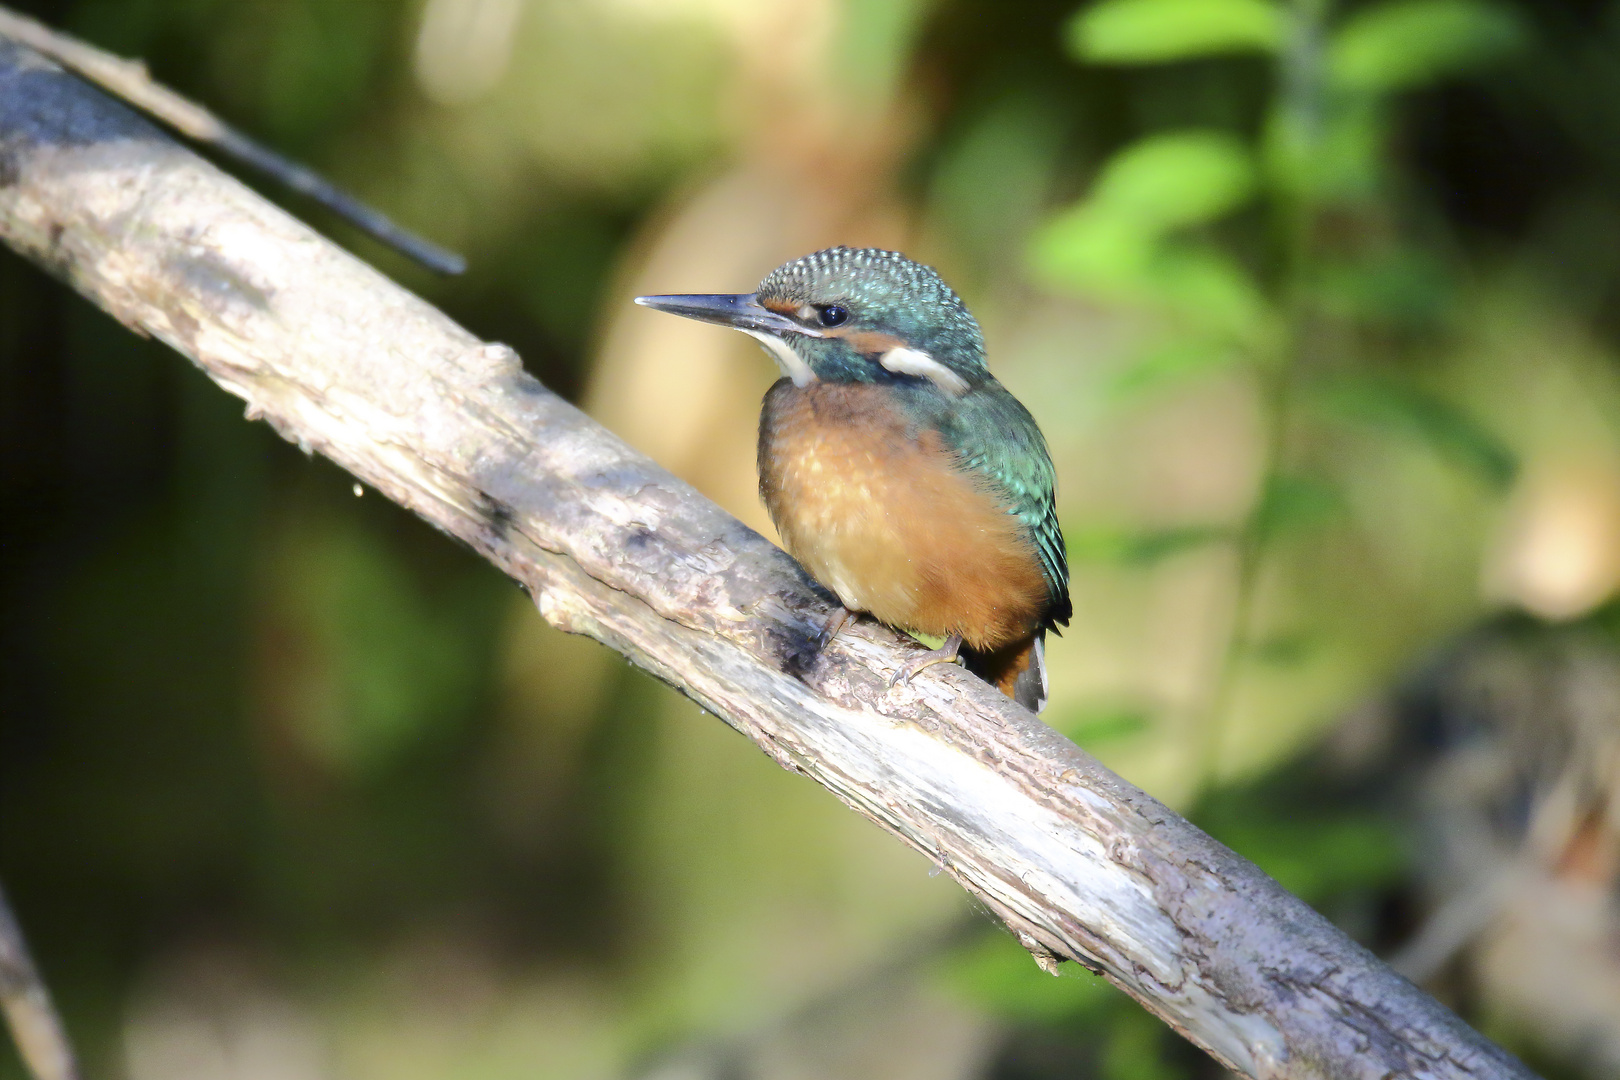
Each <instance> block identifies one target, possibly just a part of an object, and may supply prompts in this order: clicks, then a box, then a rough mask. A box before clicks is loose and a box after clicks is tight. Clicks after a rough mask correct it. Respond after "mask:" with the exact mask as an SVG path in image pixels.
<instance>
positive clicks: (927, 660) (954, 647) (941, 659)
mask: <svg viewBox="0 0 1620 1080" xmlns="http://www.w3.org/2000/svg"><path fill="white" fill-rule="evenodd" d="M961 648H962V635H961V634H952V635H951V636H950V637H948V638H946V639H945V644H943V645H941V646H940V647H939V648H937V649H935V650H934V651H933V652H931V653H925V654H923V655H922V656H919V657H917V659H915V660H912V661H911V662H909V663H907V664H903V665H902V666H901V667H900V669H899V670H898V671H896V672H895V673H894V674H893V675H891V676H890V677H889V687H890V689H893V688H894V687H896V686H898V685H899V684H901V683H908V682H910V681H911V680H912V679H913V678H915V677H916V675H917V672H919V671H921V670H922V669H923V668H927V667H933V666H934V665H935V664H954V663H956V654H957V652H958V651H959V650H960V649H961Z"/></svg>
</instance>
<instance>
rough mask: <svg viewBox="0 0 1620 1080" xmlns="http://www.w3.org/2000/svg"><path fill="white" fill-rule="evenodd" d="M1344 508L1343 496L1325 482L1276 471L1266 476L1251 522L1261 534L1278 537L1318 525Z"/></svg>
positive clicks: (1310, 477)
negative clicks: (1263, 489) (1267, 477)
mask: <svg viewBox="0 0 1620 1080" xmlns="http://www.w3.org/2000/svg"><path fill="white" fill-rule="evenodd" d="M1343 509H1344V497H1343V496H1342V495H1340V494H1339V490H1338V488H1336V487H1334V486H1333V485H1332V484H1329V483H1328V482H1327V481H1325V480H1320V479H1317V478H1316V477H1312V476H1289V475H1285V474H1281V473H1279V474H1275V475H1273V476H1271V477H1270V478H1269V479H1267V481H1266V487H1265V491H1264V492H1262V493H1261V496H1260V502H1259V505H1257V506H1256V507H1255V508H1254V517H1253V521H1252V525H1253V528H1254V529H1255V530H1256V532H1258V533H1259V534H1260V535H1261V536H1264V537H1268V538H1271V537H1277V536H1280V535H1282V534H1284V533H1288V532H1293V531H1295V530H1298V529H1305V528H1311V527H1314V526H1317V525H1321V524H1323V523H1324V522H1326V521H1328V520H1330V519H1331V518H1333V517H1334V516H1335V515H1336V514H1338V513H1339V512H1340V511H1341V510H1343Z"/></svg>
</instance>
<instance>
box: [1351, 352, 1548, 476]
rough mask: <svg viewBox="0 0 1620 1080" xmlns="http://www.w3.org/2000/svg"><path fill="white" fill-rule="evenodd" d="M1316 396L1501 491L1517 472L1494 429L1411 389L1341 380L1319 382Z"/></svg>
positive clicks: (1516, 461) (1372, 381) (1511, 454)
mask: <svg viewBox="0 0 1620 1080" xmlns="http://www.w3.org/2000/svg"><path fill="white" fill-rule="evenodd" d="M1320 399H1321V400H1322V402H1323V403H1324V404H1325V405H1326V406H1327V407H1328V408H1329V409H1330V410H1332V411H1334V412H1337V413H1338V414H1339V415H1341V416H1343V417H1345V418H1346V419H1351V420H1356V421H1358V422H1361V423H1365V424H1369V425H1372V426H1375V427H1379V428H1382V429H1384V430H1387V431H1392V432H1396V433H1399V434H1404V435H1407V436H1409V437H1411V438H1414V439H1417V440H1418V441H1420V442H1422V443H1423V444H1424V445H1426V446H1428V447H1429V449H1430V450H1432V451H1433V452H1434V453H1435V454H1436V455H1438V456H1439V457H1440V458H1442V459H1444V460H1446V461H1448V462H1450V463H1451V464H1453V465H1456V466H1458V467H1459V468H1462V469H1465V470H1467V471H1469V472H1472V473H1473V474H1474V475H1475V476H1477V477H1479V478H1480V479H1481V480H1483V481H1484V482H1485V483H1486V484H1487V485H1489V486H1490V487H1491V488H1492V489H1494V490H1497V491H1503V490H1506V489H1507V487H1508V486H1509V485H1511V484H1512V483H1513V480H1514V477H1516V476H1517V475H1518V472H1519V458H1518V455H1517V454H1515V453H1514V452H1513V450H1512V449H1511V448H1510V447H1509V446H1508V445H1507V444H1506V443H1505V442H1503V441H1502V440H1501V439H1500V438H1498V437H1497V435H1496V434H1495V433H1494V432H1492V431H1491V430H1490V429H1488V428H1486V427H1485V426H1484V425H1483V424H1481V423H1480V422H1479V421H1478V420H1475V419H1474V418H1473V417H1472V416H1469V415H1468V414H1467V413H1466V412H1464V411H1463V410H1462V409H1459V408H1458V407H1457V406H1455V405H1453V404H1451V403H1450V402H1448V401H1444V400H1442V399H1441V398H1438V397H1435V396H1434V395H1432V394H1428V393H1425V392H1424V391H1421V390H1418V389H1416V388H1414V387H1410V386H1403V385H1400V384H1399V383H1394V382H1390V381H1388V380H1384V379H1371V378H1367V379H1343V380H1339V381H1336V382H1333V383H1330V384H1328V385H1327V386H1325V387H1324V388H1323V389H1322V391H1321V393H1320Z"/></svg>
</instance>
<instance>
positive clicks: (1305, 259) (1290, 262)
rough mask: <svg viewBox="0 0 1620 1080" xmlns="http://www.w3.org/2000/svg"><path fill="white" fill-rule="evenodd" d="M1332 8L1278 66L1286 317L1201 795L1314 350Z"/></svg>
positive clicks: (1214, 760) (1245, 640) (1297, 19)
mask: <svg viewBox="0 0 1620 1080" xmlns="http://www.w3.org/2000/svg"><path fill="white" fill-rule="evenodd" d="M1328 2H1329V0H1296V2H1295V3H1294V4H1293V5H1292V6H1291V9H1290V14H1291V15H1292V18H1293V27H1292V33H1291V34H1290V36H1289V40H1288V44H1287V47H1286V48H1284V49H1283V51H1282V53H1281V54H1280V55H1279V57H1278V63H1277V67H1278V71H1277V76H1278V89H1277V101H1276V104H1275V106H1274V109H1275V116H1274V119H1273V129H1272V131H1271V133H1270V138H1271V139H1272V140H1273V145H1272V146H1271V147H1270V148H1269V149H1270V151H1271V153H1270V157H1271V174H1272V180H1271V186H1272V200H1271V202H1272V210H1273V218H1272V227H1273V229H1274V235H1275V238H1276V250H1277V263H1278V268H1279V273H1278V277H1277V280H1276V285H1275V291H1276V294H1277V299H1278V307H1279V308H1280V309H1281V311H1282V313H1283V318H1282V320H1281V333H1280V334H1279V337H1278V340H1277V342H1276V345H1275V352H1274V354H1273V356H1274V358H1273V359H1272V360H1271V361H1270V362H1262V363H1260V364H1257V365H1256V370H1257V375H1258V379H1259V383H1260V390H1259V393H1260V404H1261V422H1262V424H1263V425H1264V440H1265V447H1264V452H1263V453H1262V456H1261V469H1260V490H1259V492H1258V494H1257V496H1256V501H1255V504H1254V506H1253V508H1252V509H1251V510H1250V512H1249V514H1248V518H1247V520H1246V521H1245V522H1244V524H1243V528H1242V529H1241V530H1240V531H1239V533H1238V536H1237V539H1236V541H1235V545H1236V555H1237V570H1236V575H1235V576H1236V582H1235V591H1236V596H1235V597H1234V599H1233V604H1232V617H1231V620H1230V622H1229V624H1228V629H1227V638H1226V647H1225V649H1224V654H1223V656H1222V658H1221V662H1220V667H1219V670H1218V671H1217V672H1216V674H1215V678H1214V680H1213V683H1212V685H1211V688H1210V693H1209V698H1208V702H1207V705H1206V708H1205V711H1204V716H1203V724H1202V730H1201V733H1200V734H1201V737H1200V739H1199V740H1198V741H1197V743H1196V744H1195V745H1196V746H1197V747H1198V752H1199V757H1198V761H1197V763H1196V767H1197V787H1196V790H1195V793H1194V794H1195V796H1197V795H1202V794H1204V793H1205V792H1207V791H1208V790H1210V788H1212V787H1213V786H1214V784H1215V782H1216V781H1217V780H1218V779H1219V776H1220V768H1221V750H1222V743H1223V740H1224V737H1225V735H1226V730H1227V726H1228V724H1227V720H1228V717H1229V715H1230V714H1231V711H1232V706H1233V703H1234V699H1235V698H1236V695H1237V690H1238V685H1239V682H1240V681H1241V673H1242V666H1243V664H1244V663H1245V661H1246V658H1247V654H1248V652H1249V648H1250V645H1251V639H1252V637H1253V631H1254V626H1253V624H1254V620H1255V611H1256V607H1257V594H1258V592H1259V586H1260V578H1261V574H1262V571H1263V570H1264V569H1265V563H1266V556H1267V544H1268V540H1269V538H1270V537H1269V533H1270V526H1271V523H1270V522H1269V521H1268V520H1267V518H1268V515H1267V510H1268V507H1269V505H1270V503H1271V499H1272V496H1273V494H1274V491H1275V484H1276V480H1277V478H1278V477H1279V476H1280V475H1281V474H1282V472H1283V470H1284V469H1285V468H1286V466H1287V464H1288V461H1289V457H1290V454H1289V450H1290V441H1291V440H1290V434H1291V427H1292V423H1291V419H1292V418H1291V405H1292V399H1293V394H1294V381H1295V377H1296V374H1297V372H1298V370H1299V368H1300V367H1301V366H1302V365H1303V364H1304V362H1305V360H1306V352H1307V351H1308V350H1309V348H1310V339H1311V335H1310V324H1311V302H1310V292H1311V278H1312V272H1313V265H1312V264H1313V262H1314V255H1315V252H1314V244H1313V240H1312V237H1313V232H1314V226H1315V218H1316V202H1315V199H1314V197H1313V196H1314V187H1315V177H1314V175H1313V173H1312V170H1313V166H1314V165H1315V159H1316V153H1317V148H1318V147H1319V145H1320V143H1321V128H1322V109H1323V87H1322V33H1323V24H1324V22H1325V20H1326V17H1327V14H1328Z"/></svg>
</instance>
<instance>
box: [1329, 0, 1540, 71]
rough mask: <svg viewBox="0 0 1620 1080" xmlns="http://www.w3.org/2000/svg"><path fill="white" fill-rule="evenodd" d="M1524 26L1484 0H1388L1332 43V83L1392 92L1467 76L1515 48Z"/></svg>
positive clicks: (1509, 12)
mask: <svg viewBox="0 0 1620 1080" xmlns="http://www.w3.org/2000/svg"><path fill="white" fill-rule="evenodd" d="M1525 37H1526V34H1525V29H1524V26H1523V24H1522V22H1521V21H1520V19H1519V17H1518V16H1517V15H1516V14H1515V13H1514V12H1513V11H1512V10H1510V9H1509V8H1507V7H1505V6H1501V5H1499V4H1496V3H1487V2H1484V0H1386V2H1385V3H1382V4H1379V5H1377V6H1376V7H1371V8H1367V9H1365V10H1363V11H1360V12H1358V13H1357V14H1356V15H1355V16H1353V17H1352V18H1351V19H1350V20H1349V21H1348V22H1347V23H1345V25H1344V26H1343V27H1342V28H1341V29H1340V30H1339V31H1338V33H1337V34H1335V35H1334V37H1333V41H1332V44H1331V45H1330V46H1329V49H1328V78H1329V81H1330V82H1331V83H1332V84H1333V85H1335V86H1337V87H1338V88H1340V89H1343V90H1353V91H1363V92H1370V93H1389V92H1392V91H1396V90H1407V89H1411V88H1412V87H1416V86H1422V85H1424V84H1426V83H1433V82H1436V81H1439V80H1441V79H1445V78H1450V77H1452V76H1456V75H1460V74H1464V73H1466V72H1468V71H1472V70H1475V69H1477V68H1480V67H1482V66H1484V65H1486V64H1488V63H1490V62H1492V61H1495V60H1499V59H1501V58H1502V57H1504V56H1506V55H1508V54H1510V53H1512V52H1513V51H1515V50H1516V49H1518V48H1519V47H1521V46H1522V45H1523V44H1524V41H1525Z"/></svg>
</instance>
